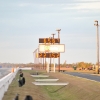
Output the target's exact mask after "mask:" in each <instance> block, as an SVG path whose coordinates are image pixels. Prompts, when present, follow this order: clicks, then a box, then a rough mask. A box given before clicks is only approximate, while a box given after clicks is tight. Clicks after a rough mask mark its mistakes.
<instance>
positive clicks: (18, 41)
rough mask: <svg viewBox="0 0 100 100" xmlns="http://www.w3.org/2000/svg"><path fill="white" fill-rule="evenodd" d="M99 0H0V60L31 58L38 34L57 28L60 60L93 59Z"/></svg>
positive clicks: (99, 13)
mask: <svg viewBox="0 0 100 100" xmlns="http://www.w3.org/2000/svg"><path fill="white" fill-rule="evenodd" d="M94 20H98V21H99V22H100V0H0V62H2V63H4V62H9V63H29V62H33V51H34V50H35V49H36V48H37V47H38V45H39V43H38V41H39V38H47V37H51V34H52V33H55V34H56V35H55V37H58V33H57V31H56V29H58V28H60V29H61V32H60V38H61V44H65V49H66V50H65V53H61V63H63V62H64V61H65V60H66V61H67V63H76V62H81V61H84V62H89V63H96V61H97V57H96V56H97V55H96V27H95V26H94Z"/></svg>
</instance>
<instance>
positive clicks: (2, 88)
mask: <svg viewBox="0 0 100 100" xmlns="http://www.w3.org/2000/svg"><path fill="white" fill-rule="evenodd" d="M18 70H19V68H16V69H14V71H13V72H11V73H9V74H8V75H6V76H4V77H3V78H1V79H0V100H2V98H3V96H4V93H5V92H6V91H7V90H8V87H9V85H10V84H11V82H12V80H13V79H14V78H15V76H16V74H17V72H18Z"/></svg>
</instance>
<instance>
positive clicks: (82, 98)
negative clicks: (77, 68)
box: [3, 70, 100, 100]
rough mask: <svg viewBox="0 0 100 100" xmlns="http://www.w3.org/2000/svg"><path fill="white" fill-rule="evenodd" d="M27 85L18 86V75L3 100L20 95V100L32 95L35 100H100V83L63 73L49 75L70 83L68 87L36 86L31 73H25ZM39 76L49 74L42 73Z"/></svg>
mask: <svg viewBox="0 0 100 100" xmlns="http://www.w3.org/2000/svg"><path fill="white" fill-rule="evenodd" d="M23 73H24V76H25V78H26V83H25V85H24V86H23V87H19V86H18V82H17V79H18V74H17V75H16V78H15V79H14V80H13V82H12V83H11V85H10V86H9V89H8V91H7V92H6V93H5V95H4V98H3V100H13V98H14V97H15V95H16V94H17V93H18V94H19V100H24V99H25V96H26V95H31V96H32V98H33V100H100V83H99V82H94V81H90V80H86V79H83V78H77V77H73V76H70V75H65V74H63V73H59V72H56V73H48V75H49V76H50V77H49V78H59V82H69V84H68V85H67V86H36V85H34V84H32V82H34V81H35V80H34V79H37V78H33V77H31V76H30V73H34V71H33V70H31V71H23ZM39 74H47V73H46V72H44V71H40V72H39Z"/></svg>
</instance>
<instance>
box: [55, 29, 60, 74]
mask: <svg viewBox="0 0 100 100" xmlns="http://www.w3.org/2000/svg"><path fill="white" fill-rule="evenodd" d="M56 31H58V40H59V43H58V44H60V31H61V29H57V30H56ZM58 65H59V70H58V71H59V72H60V52H59V57H58Z"/></svg>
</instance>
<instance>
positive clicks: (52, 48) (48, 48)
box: [39, 44, 65, 52]
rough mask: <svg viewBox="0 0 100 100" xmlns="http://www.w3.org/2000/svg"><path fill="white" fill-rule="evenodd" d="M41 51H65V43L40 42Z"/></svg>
mask: <svg viewBox="0 0 100 100" xmlns="http://www.w3.org/2000/svg"><path fill="white" fill-rule="evenodd" d="M39 52H65V45H64V44H54V45H53V44H39Z"/></svg>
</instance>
